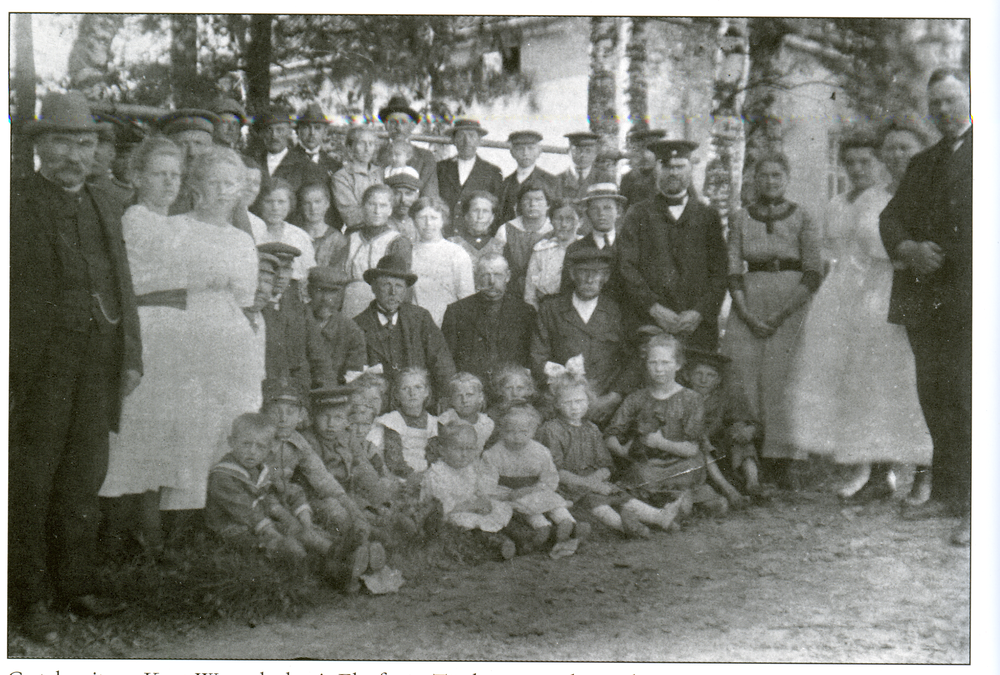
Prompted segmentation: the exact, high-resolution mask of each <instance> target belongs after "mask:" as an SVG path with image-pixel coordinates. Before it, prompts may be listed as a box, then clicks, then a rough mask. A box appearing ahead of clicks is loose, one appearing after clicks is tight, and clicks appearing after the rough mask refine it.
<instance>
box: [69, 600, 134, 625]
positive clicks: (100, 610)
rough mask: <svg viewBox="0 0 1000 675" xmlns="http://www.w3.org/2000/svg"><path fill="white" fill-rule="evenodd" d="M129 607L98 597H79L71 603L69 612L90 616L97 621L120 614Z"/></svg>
mask: <svg viewBox="0 0 1000 675" xmlns="http://www.w3.org/2000/svg"><path fill="white" fill-rule="evenodd" d="M126 607H128V605H126V604H125V603H124V602H119V601H117V600H112V599H111V598H102V597H100V596H97V595H78V596H76V597H75V598H72V599H70V601H69V611H71V612H73V613H74V614H76V615H77V616H90V617H94V618H95V619H100V618H102V617H106V616H111V615H112V614H118V613H119V612H122V611H124V610H125V608H126Z"/></svg>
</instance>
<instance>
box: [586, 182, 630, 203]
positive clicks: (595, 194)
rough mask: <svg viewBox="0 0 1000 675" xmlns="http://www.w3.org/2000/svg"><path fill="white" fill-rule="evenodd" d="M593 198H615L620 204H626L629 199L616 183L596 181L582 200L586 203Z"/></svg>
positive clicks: (588, 188)
mask: <svg viewBox="0 0 1000 675" xmlns="http://www.w3.org/2000/svg"><path fill="white" fill-rule="evenodd" d="M592 199H614V200H615V201H617V202H618V203H619V204H624V203H625V202H627V201H628V200H627V199H626V198H625V197H624V196H622V194H621V193H620V192H618V186H617V185H615V184H614V183H594V184H592V185H590V186H588V187H587V193H586V194H585V195H584V196H583V197H582V198H580V202H581V203H585V202H589V201H591V200H592Z"/></svg>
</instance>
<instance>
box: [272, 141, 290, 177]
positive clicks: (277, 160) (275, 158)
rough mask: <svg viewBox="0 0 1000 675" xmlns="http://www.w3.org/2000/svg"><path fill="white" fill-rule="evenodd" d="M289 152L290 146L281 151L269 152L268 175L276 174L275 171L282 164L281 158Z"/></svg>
mask: <svg viewBox="0 0 1000 675" xmlns="http://www.w3.org/2000/svg"><path fill="white" fill-rule="evenodd" d="M287 154H288V148H285V149H284V150H282V151H281V152H277V153H274V154H271V153H270V152H269V153H267V175H268V176H274V172H275V171H277V169H278V166H279V165H280V164H281V160H283V159H284V158H285V155H287Z"/></svg>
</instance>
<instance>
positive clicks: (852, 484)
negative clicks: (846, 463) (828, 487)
mask: <svg viewBox="0 0 1000 675" xmlns="http://www.w3.org/2000/svg"><path fill="white" fill-rule="evenodd" d="M871 473H872V465H871V464H857V465H855V467H854V471H853V473H852V475H851V477H850V479H848V481H847V484H846V485H844V486H843V487H841V488H840V489H839V490H837V494H838V495H840V496H841V497H843V498H845V499H846V498H847V497H851V496H853V495H854V493H855V492H857V491H858V490H860V489H861V488H863V487H864V486H865V483H867V482H868V479H869V478H870V477H871Z"/></svg>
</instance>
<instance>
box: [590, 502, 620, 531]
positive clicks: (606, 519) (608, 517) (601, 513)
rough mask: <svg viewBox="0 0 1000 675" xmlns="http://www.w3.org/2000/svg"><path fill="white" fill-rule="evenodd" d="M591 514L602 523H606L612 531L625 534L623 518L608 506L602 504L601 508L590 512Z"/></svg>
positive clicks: (598, 507)
mask: <svg viewBox="0 0 1000 675" xmlns="http://www.w3.org/2000/svg"><path fill="white" fill-rule="evenodd" d="M590 514H591V515H592V516H594V518H597V520H599V521H600V522H602V523H604V524H605V525H607V526H608V527H610V528H611V529H612V530H618V531H619V532H624V531H625V528H624V526H623V525H622V517H621V516H620V515H618V512H617V511H615V510H614V509H613V508H611V507H610V506H608V505H607V504H601V505H600V506H595V507H594V508H593V509H591V510H590Z"/></svg>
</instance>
